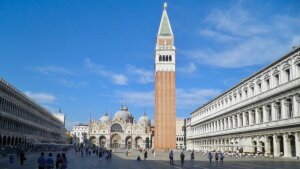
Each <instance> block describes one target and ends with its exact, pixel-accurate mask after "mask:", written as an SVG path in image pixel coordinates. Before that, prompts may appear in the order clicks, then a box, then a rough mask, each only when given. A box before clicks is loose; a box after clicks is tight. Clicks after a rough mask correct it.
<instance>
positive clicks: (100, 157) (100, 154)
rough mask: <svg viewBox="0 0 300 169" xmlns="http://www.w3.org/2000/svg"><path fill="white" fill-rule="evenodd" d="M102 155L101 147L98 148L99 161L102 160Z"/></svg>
mask: <svg viewBox="0 0 300 169" xmlns="http://www.w3.org/2000/svg"><path fill="white" fill-rule="evenodd" d="M102 156H103V151H102V149H100V150H99V159H100V161H101V160H102Z"/></svg>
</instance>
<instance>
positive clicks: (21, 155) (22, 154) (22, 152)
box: [20, 150, 26, 166]
mask: <svg viewBox="0 0 300 169" xmlns="http://www.w3.org/2000/svg"><path fill="white" fill-rule="evenodd" d="M25 160H26V157H25V153H24V151H23V150H22V151H21V153H20V163H21V166H23V165H24V161H25Z"/></svg>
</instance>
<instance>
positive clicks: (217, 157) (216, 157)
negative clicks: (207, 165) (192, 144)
mask: <svg viewBox="0 0 300 169" xmlns="http://www.w3.org/2000/svg"><path fill="white" fill-rule="evenodd" d="M215 160H216V163H217V164H218V163H219V153H218V152H216V153H215Z"/></svg>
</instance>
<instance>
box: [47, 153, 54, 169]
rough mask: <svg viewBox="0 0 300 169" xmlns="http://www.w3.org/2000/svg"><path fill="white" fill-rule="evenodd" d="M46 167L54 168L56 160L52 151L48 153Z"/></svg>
mask: <svg viewBox="0 0 300 169" xmlns="http://www.w3.org/2000/svg"><path fill="white" fill-rule="evenodd" d="M46 167H47V169H53V167H54V161H53V158H52V153H49V154H48V157H47V160H46Z"/></svg>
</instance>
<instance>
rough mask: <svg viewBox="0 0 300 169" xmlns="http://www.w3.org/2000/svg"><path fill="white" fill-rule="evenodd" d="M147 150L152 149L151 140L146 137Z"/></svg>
mask: <svg viewBox="0 0 300 169" xmlns="http://www.w3.org/2000/svg"><path fill="white" fill-rule="evenodd" d="M146 148H150V139H149V137H146Z"/></svg>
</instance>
